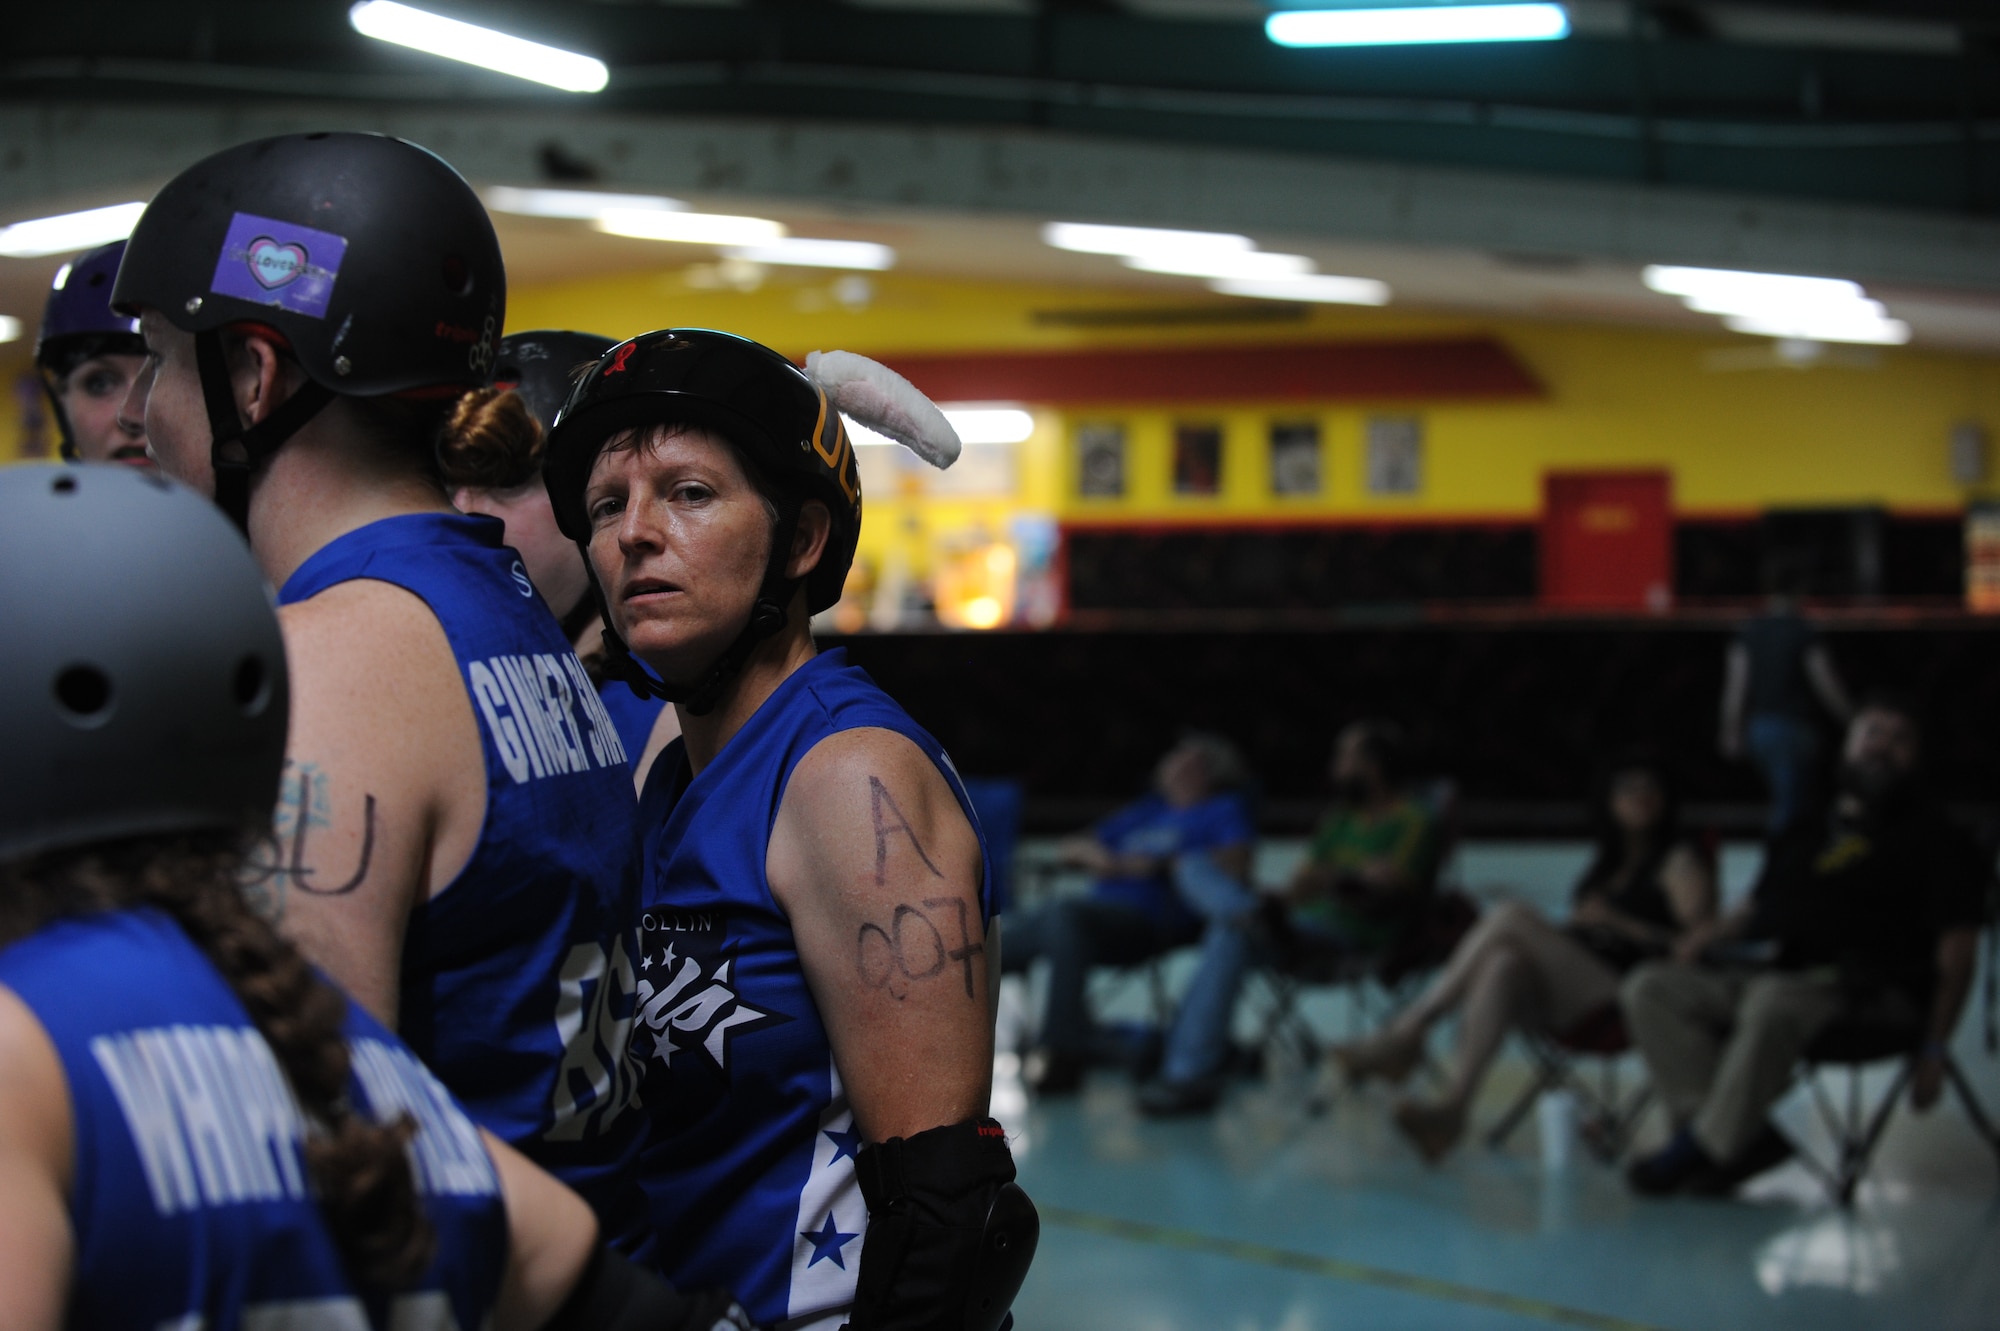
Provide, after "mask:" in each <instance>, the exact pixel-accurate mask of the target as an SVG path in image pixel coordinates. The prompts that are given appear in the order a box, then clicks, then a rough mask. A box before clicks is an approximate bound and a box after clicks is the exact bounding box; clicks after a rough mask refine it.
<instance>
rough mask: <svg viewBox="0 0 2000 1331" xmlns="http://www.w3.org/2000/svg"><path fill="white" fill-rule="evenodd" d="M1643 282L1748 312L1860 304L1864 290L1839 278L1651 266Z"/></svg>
mask: <svg viewBox="0 0 2000 1331" xmlns="http://www.w3.org/2000/svg"><path fill="white" fill-rule="evenodd" d="M1640 278H1641V280H1642V281H1644V282H1645V284H1646V285H1647V286H1649V287H1651V288H1652V289H1653V290H1655V291H1658V292H1662V293H1664V294H1666V295H1669V296H1682V297H1686V298H1689V299H1694V300H1702V301H1706V302H1708V303H1711V304H1715V305H1721V306H1730V307H1734V308H1747V307H1749V306H1751V305H1754V304H1771V303H1774V302H1777V301H1785V302H1788V303H1790V302H1798V301H1815V302H1824V301H1840V300H1858V299H1860V298H1861V297H1862V295H1863V292H1862V290H1861V286H1860V284H1859V283H1857V282H1849V281H1846V280H1845V279H1843V278H1838V277H1797V276H1794V275H1792V274H1790V273H1744V272H1737V271H1735V270H1734V269H1729V268H1680V267H1675V266H1673V265H1670V264H1658V263H1655V264H1648V265H1647V266H1646V269H1645V271H1644V272H1642V273H1641V274H1640Z"/></svg>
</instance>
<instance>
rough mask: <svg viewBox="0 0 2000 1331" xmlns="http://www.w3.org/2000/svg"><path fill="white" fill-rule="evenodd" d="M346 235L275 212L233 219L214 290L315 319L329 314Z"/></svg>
mask: <svg viewBox="0 0 2000 1331" xmlns="http://www.w3.org/2000/svg"><path fill="white" fill-rule="evenodd" d="M346 256H347V238H346V237H345V236H336V235H334V234H333V233H332V232H331V231H320V230H318V229H316V228H314V227H309V226H300V225H299V224H298V223H296V222H286V221H281V220H279V219H278V218H275V217H259V216H257V215H256V214H254V213H237V214H236V215H235V216H234V217H232V218H230V219H229V231H228V233H227V234H225V235H224V236H223V238H222V253H221V254H219V255H217V256H216V260H215V277H214V279H213V280H212V281H211V282H210V283H209V290H210V291H212V292H214V293H216V294H217V295H222V296H235V297H236V298H237V299H239V300H247V301H251V302H254V303H255V304H258V305H272V306H276V307H277V308H279V309H282V310H290V311H291V312H292V313H294V314H303V315H305V316H307V317H308V318H312V319H324V318H325V317H326V308H327V302H328V301H330V300H331V299H332V298H333V283H334V279H335V278H337V277H339V276H340V264H341V260H342V259H344V258H345V257H346Z"/></svg>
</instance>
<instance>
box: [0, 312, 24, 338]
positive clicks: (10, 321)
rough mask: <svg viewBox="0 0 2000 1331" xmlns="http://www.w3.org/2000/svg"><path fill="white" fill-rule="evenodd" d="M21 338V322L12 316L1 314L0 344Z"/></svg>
mask: <svg viewBox="0 0 2000 1331" xmlns="http://www.w3.org/2000/svg"><path fill="white" fill-rule="evenodd" d="M20 336H21V321H20V320H19V319H16V318H15V317H14V316H13V315H11V314H0V342H12V341H14V340H16V339H17V338H19V337H20Z"/></svg>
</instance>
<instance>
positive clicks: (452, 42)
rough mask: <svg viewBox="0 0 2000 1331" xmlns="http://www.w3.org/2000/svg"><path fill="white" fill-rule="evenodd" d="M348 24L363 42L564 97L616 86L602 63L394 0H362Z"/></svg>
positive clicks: (353, 9) (348, 19) (349, 18)
mask: <svg viewBox="0 0 2000 1331" xmlns="http://www.w3.org/2000/svg"><path fill="white" fill-rule="evenodd" d="M347 21H348V22H349V23H352V24H353V25H354V30H355V31H356V32H358V33H360V34H362V35H363V36H364V37H373V38H375V39H376V40H377V41H383V42H394V43H395V44H396V45H397V46H407V47H409V48H411V49H412V50H416V51H423V52H425V53H427V54H430V55H437V56H443V57H444V58H445V59H447V60H462V61H464V62H465V63H466V64H468V65H478V66H479V67H480V68H481V69H490V70H493V71H494V72H495V73H498V74H510V75H512V76H513V77H515V78H517V79H527V80H529V81H530V82H533V83H543V84H547V85H548V86H549V87H551V88H561V89H562V90H563V91H564V92H602V91H603V90H604V85H605V84H606V83H608V82H610V81H611V72H610V71H609V70H607V69H606V68H605V67H604V62H603V61H602V60H597V59H594V58H592V57H590V56H587V55H578V54H577V53H576V52H574V51H565V50H562V49H561V48H559V47H554V46H544V45H542V44H541V43H540V42H531V41H528V40H526V39H524V38H521V37H512V36H509V35H508V34H507V33H504V32H495V31H494V30H493V29H491V28H482V27H480V26H478V25H477V24H474V23H462V22H460V21H459V20H458V19H455V18H446V17H445V16H444V15H442V14H430V13H426V12H425V11H423V10H421V9H412V8H410V7H409V6H408V5H399V4H396V3H394V0H361V3H360V4H358V5H355V6H354V7H352V8H351V9H349V10H348V11H347Z"/></svg>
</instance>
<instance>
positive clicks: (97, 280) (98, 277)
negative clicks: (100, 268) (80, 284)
mask: <svg viewBox="0 0 2000 1331" xmlns="http://www.w3.org/2000/svg"><path fill="white" fill-rule="evenodd" d="M105 280H106V279H105V276H104V274H103V273H92V274H91V275H90V285H92V286H94V287H101V286H103V285H104V283H105Z"/></svg>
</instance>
